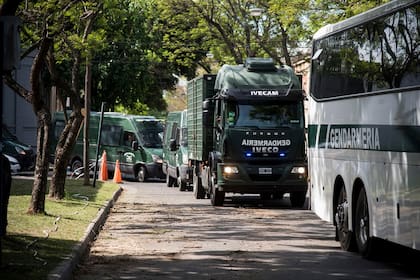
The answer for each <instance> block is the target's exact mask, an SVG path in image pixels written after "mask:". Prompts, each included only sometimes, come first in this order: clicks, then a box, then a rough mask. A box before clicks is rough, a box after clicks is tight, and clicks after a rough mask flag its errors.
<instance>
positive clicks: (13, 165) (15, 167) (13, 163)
mask: <svg viewBox="0 0 420 280" xmlns="http://www.w3.org/2000/svg"><path fill="white" fill-rule="evenodd" d="M4 156H5V157H6V158H7V159H8V160H9V163H10V171H11V173H12V174H17V173H18V172H19V171H20V170H21V169H22V168H21V167H20V164H19V162H18V161H17V159H15V158H14V157H12V156H9V155H6V154H4Z"/></svg>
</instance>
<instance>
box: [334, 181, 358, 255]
mask: <svg viewBox="0 0 420 280" xmlns="http://www.w3.org/2000/svg"><path fill="white" fill-rule="evenodd" d="M334 217H335V230H336V234H337V237H338V240H339V241H340V245H341V248H342V249H343V250H346V251H355V244H354V243H355V242H354V236H353V232H351V231H350V230H349V203H348V201H347V193H346V189H345V187H344V186H342V187H341V190H340V193H339V195H338V200H337V208H336V211H335V215H334Z"/></svg>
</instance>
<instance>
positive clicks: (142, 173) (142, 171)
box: [137, 166, 146, 182]
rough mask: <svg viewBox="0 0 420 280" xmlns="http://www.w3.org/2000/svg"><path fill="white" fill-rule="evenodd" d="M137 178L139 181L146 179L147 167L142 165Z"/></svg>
mask: <svg viewBox="0 0 420 280" xmlns="http://www.w3.org/2000/svg"><path fill="white" fill-rule="evenodd" d="M137 180H138V181H139V182H144V181H146V168H145V167H144V166H140V168H139V172H138V173H137Z"/></svg>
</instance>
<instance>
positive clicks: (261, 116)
mask: <svg viewBox="0 0 420 280" xmlns="http://www.w3.org/2000/svg"><path fill="white" fill-rule="evenodd" d="M187 95H188V97H187V99H188V112H187V123H188V126H187V127H188V147H189V153H188V158H189V161H190V165H191V166H192V168H193V193H194V196H195V197H196V198H198V199H201V198H205V197H210V199H211V203H212V205H215V206H220V205H223V203H224V199H225V193H241V194H245V193H251V194H259V195H260V196H261V198H262V199H271V198H281V197H283V195H284V194H285V193H289V194H290V201H291V204H292V206H293V207H302V206H303V205H304V203H305V201H306V192H307V188H308V185H307V158H306V149H305V126H304V106H303V101H304V94H303V91H302V89H301V85H300V81H299V78H298V77H297V76H296V75H295V73H294V72H293V70H292V69H291V68H290V67H288V66H281V67H277V66H276V65H275V64H274V63H273V61H272V60H271V59H263V58H250V59H247V61H246V63H245V64H244V65H224V66H223V67H222V68H221V69H220V71H219V72H218V74H217V75H203V76H200V77H197V78H195V79H193V80H191V81H189V82H188V85H187Z"/></svg>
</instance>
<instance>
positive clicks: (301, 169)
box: [290, 166, 306, 174]
mask: <svg viewBox="0 0 420 280" xmlns="http://www.w3.org/2000/svg"><path fill="white" fill-rule="evenodd" d="M290 173H292V174H305V173H306V168H305V167H303V166H294V167H293V168H292V171H290Z"/></svg>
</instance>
